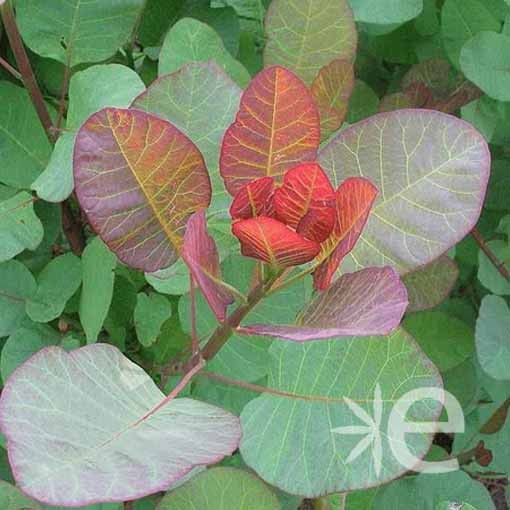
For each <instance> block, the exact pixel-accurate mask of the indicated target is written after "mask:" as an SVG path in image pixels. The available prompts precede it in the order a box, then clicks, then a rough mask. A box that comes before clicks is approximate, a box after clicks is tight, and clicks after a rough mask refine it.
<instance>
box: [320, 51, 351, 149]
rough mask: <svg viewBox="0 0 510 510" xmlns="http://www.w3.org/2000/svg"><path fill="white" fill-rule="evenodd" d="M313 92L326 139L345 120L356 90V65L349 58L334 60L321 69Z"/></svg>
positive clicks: (323, 135)
mask: <svg viewBox="0 0 510 510" xmlns="http://www.w3.org/2000/svg"><path fill="white" fill-rule="evenodd" d="M311 90H312V94H313V97H314V98H315V101H316V102H317V106H318V108H319V113H320V117H321V133H322V138H323V139H326V138H327V137H328V136H329V135H330V134H331V133H333V132H334V131H336V130H337V129H338V128H339V127H340V126H341V125H342V124H343V122H344V120H345V117H346V115H347V108H348V106H349V98H350V97H351V94H352V91H353V90H354V67H353V65H352V63H351V62H348V61H347V60H340V59H337V60H333V61H332V62H330V63H329V64H328V65H325V66H324V67H323V68H321V70H320V71H319V74H318V75H317V77H316V78H315V80H314V81H313V83H312V87H311Z"/></svg>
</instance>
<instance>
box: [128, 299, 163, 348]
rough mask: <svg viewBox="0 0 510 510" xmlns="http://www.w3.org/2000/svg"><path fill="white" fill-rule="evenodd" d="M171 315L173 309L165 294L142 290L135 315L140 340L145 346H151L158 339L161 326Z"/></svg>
mask: <svg viewBox="0 0 510 510" xmlns="http://www.w3.org/2000/svg"><path fill="white" fill-rule="evenodd" d="M171 315H172V309H171V307H170V303H169V301H168V299H167V298H166V297H165V296H161V295H159V294H148V295H147V294H144V293H143V292H140V293H139V294H138V296H137V301H136V308H135V316H134V318H135V328H136V334H137V336H138V341H139V342H140V343H141V344H142V345H143V346H145V347H149V346H151V345H152V344H153V343H154V342H155V341H156V340H157V338H158V335H159V333H160V331H161V327H162V326H163V324H164V323H165V321H167V320H168V319H169V318H170V316H171Z"/></svg>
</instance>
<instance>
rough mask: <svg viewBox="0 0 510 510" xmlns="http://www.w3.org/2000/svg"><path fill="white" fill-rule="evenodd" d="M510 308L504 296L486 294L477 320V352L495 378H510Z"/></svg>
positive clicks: (481, 362) (483, 366) (479, 358)
mask: <svg viewBox="0 0 510 510" xmlns="http://www.w3.org/2000/svg"><path fill="white" fill-rule="evenodd" d="M509 337H510V310H509V309H508V305H507V303H506V301H505V300H504V299H503V298H500V297H498V296H485V297H484V298H483V300H482V306H481V307H480V315H479V316H478V320H477V321H476V352H477V354H478V361H479V362H480V365H481V367H482V368H483V369H484V370H485V372H487V374H489V375H490V376H491V377H492V378H493V379H504V380H507V379H510V372H509V371H508V366H509V364H510V342H509V340H508V339H509Z"/></svg>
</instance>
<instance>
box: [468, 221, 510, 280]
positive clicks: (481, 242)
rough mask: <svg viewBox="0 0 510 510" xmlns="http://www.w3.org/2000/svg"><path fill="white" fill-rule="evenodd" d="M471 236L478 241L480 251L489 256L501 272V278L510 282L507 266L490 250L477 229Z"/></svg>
mask: <svg viewBox="0 0 510 510" xmlns="http://www.w3.org/2000/svg"><path fill="white" fill-rule="evenodd" d="M471 235H472V236H473V239H474V240H475V241H476V243H477V244H478V246H479V247H480V249H481V250H482V251H483V252H484V253H485V255H487V258H488V259H489V260H490V261H491V262H492V264H493V265H494V267H495V268H496V269H497V270H498V271H499V273H500V274H501V276H502V277H503V278H505V280H510V272H509V271H508V269H507V268H506V267H505V264H504V263H503V262H501V260H499V258H498V257H497V256H496V254H495V253H494V252H493V251H492V250H491V249H490V248H489V246H488V245H487V243H486V242H485V239H484V238H483V236H482V234H481V233H480V231H479V230H478V229H477V228H476V227H475V228H474V229H473V230H472V231H471Z"/></svg>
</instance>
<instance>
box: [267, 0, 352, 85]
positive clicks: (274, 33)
mask: <svg viewBox="0 0 510 510" xmlns="http://www.w3.org/2000/svg"><path fill="white" fill-rule="evenodd" d="M265 28H266V37H267V43H266V47H265V49H264V64H265V65H266V66H270V65H274V64H278V65H282V66H285V67H288V68H289V69H291V70H292V71H294V72H295V73H296V74H297V75H298V76H299V77H300V78H302V79H303V80H304V81H305V82H306V83H307V84H311V83H312V81H313V80H314V79H315V77H316V76H317V74H318V72H319V70H320V69H321V67H323V66H325V65H326V64H329V63H330V62H331V61H332V60H334V59H343V60H348V61H352V60H353V58H354V55H355V53H356V44H357V32H356V26H355V24H354V17H353V14H352V11H351V8H350V7H349V3H348V2H347V0H294V1H292V2H289V1H288V0H273V2H271V5H270V7H269V9H268V11H267V15H266V22H265Z"/></svg>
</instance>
